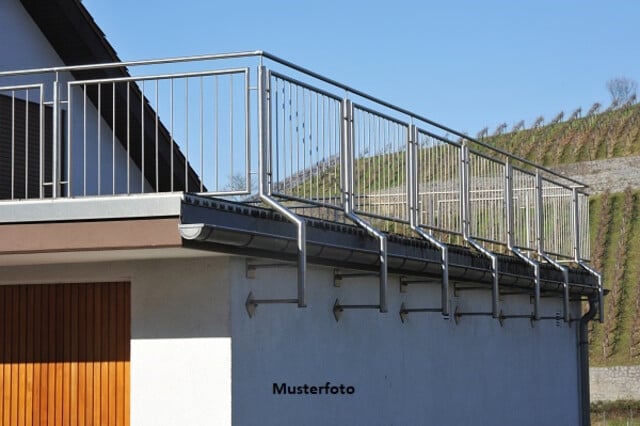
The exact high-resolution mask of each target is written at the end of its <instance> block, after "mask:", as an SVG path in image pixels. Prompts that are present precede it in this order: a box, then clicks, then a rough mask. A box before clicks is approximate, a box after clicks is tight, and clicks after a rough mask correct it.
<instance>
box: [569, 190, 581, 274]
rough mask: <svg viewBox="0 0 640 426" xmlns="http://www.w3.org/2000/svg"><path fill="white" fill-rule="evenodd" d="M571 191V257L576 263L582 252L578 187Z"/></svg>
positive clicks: (579, 259)
mask: <svg viewBox="0 0 640 426" xmlns="http://www.w3.org/2000/svg"><path fill="white" fill-rule="evenodd" d="M571 189H572V195H573V197H572V198H573V199H572V202H573V257H574V259H575V260H576V262H580V261H581V260H582V259H581V257H582V251H581V250H580V199H579V193H578V187H576V186H574V187H572V188H571Z"/></svg>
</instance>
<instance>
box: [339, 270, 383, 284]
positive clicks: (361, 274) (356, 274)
mask: <svg viewBox="0 0 640 426" xmlns="http://www.w3.org/2000/svg"><path fill="white" fill-rule="evenodd" d="M379 275H380V274H378V273H376V272H340V270H339V269H334V270H333V286H334V287H341V286H342V281H344V280H345V279H349V278H358V277H377V276H379Z"/></svg>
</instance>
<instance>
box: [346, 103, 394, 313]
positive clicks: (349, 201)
mask: <svg viewBox="0 0 640 426" xmlns="http://www.w3.org/2000/svg"><path fill="white" fill-rule="evenodd" d="M340 111H341V114H340V116H341V119H342V126H340V157H341V158H340V177H341V181H342V182H341V183H342V203H343V208H344V214H345V216H346V217H348V218H349V219H351V220H352V221H354V222H355V223H356V224H357V225H358V226H360V227H362V228H364V229H365V230H366V231H367V232H368V233H369V234H370V235H371V236H373V237H375V238H376V239H377V240H378V244H379V245H378V254H379V257H378V259H379V262H380V269H379V271H380V272H379V275H380V287H379V300H380V302H379V304H378V305H377V306H375V307H377V308H378V309H379V310H380V312H382V313H384V312H387V310H388V309H387V278H388V276H387V275H388V273H387V269H388V262H387V237H386V235H384V234H383V233H382V232H380V231H379V230H377V229H376V228H374V227H373V226H371V225H370V224H369V223H368V222H366V221H365V220H363V219H362V218H360V217H359V216H358V215H356V214H355V213H354V212H353V211H354V207H355V206H354V205H353V195H354V194H353V191H354V187H355V182H354V175H353V168H354V158H353V103H352V102H351V100H350V99H347V98H345V99H343V100H342V103H341V104H340ZM370 307H372V306H370V305H341V304H340V303H339V301H337V300H336V304H335V305H334V314H335V313H336V312H338V311H340V312H341V311H342V310H344V309H349V308H370ZM337 318H338V316H336V320H337Z"/></svg>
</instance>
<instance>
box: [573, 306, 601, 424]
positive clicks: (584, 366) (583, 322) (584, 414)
mask: <svg viewBox="0 0 640 426" xmlns="http://www.w3.org/2000/svg"><path fill="white" fill-rule="evenodd" d="M597 313H598V296H591V297H589V310H588V311H587V312H586V313H585V314H584V315H583V316H582V318H580V327H578V374H579V385H580V424H581V425H582V426H589V425H590V424H591V395H590V389H589V321H591V320H592V319H594V318H595V317H596V314H597Z"/></svg>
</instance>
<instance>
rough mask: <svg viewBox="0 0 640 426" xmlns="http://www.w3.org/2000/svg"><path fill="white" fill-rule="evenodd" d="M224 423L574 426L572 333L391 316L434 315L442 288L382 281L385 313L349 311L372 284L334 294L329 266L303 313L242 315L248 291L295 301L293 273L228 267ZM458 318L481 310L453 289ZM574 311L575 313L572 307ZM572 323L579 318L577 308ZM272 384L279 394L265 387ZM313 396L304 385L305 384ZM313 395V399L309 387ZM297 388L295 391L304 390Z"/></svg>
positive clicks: (520, 323) (548, 302) (485, 320)
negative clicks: (402, 288) (229, 408)
mask: <svg viewBox="0 0 640 426" xmlns="http://www.w3.org/2000/svg"><path fill="white" fill-rule="evenodd" d="M232 265H233V267H232V276H231V282H232V283H233V285H232V289H231V316H232V336H233V339H232V354H233V360H232V371H233V381H232V395H233V420H234V423H236V424H241V425H299V424H305V425H327V424H353V425H409V424H434V425H436V424H441V425H458V424H473V425H483V424H484V425H499V424H502V425H543V424H550V425H551V424H557V425H560V424H563V425H565V424H566V425H569V424H578V423H579V402H578V401H579V393H578V369H577V344H576V342H577V341H576V329H577V328H576V327H575V326H574V327H569V326H568V325H567V324H565V323H563V322H561V321H560V322H556V321H542V322H540V323H538V324H536V325H535V326H534V327H533V328H532V327H531V325H530V323H529V321H528V320H522V319H512V320H507V321H506V322H505V323H504V326H502V327H501V326H500V324H499V322H498V321H497V320H495V319H491V318H490V317H463V318H462V319H461V322H460V323H459V324H458V325H456V324H455V323H454V322H453V321H447V320H444V319H443V318H442V317H441V316H440V314H424V313H413V314H410V315H409V320H408V322H407V323H405V324H403V323H401V321H400V318H399V315H398V312H399V309H400V305H401V303H402V302H403V301H404V302H405V303H406V304H407V305H408V306H411V307H433V306H437V303H439V302H438V301H439V295H440V294H439V289H438V288H437V286H434V285H431V286H428V285H411V286H410V287H409V292H408V293H406V294H401V293H400V292H399V285H398V279H397V277H391V278H390V283H389V299H390V300H389V312H388V313H386V314H382V313H379V312H378V311H375V310H346V311H345V312H344V313H343V316H342V318H341V320H340V321H339V322H336V321H335V319H334V317H333V315H332V311H331V309H332V306H333V304H334V301H335V299H336V298H340V301H341V303H344V304H358V303H360V304H363V303H364V304H374V303H376V302H377V294H378V289H377V280H376V278H375V277H366V278H359V279H354V280H349V281H344V282H343V284H342V286H341V287H340V288H336V287H333V275H332V269H331V268H311V270H310V271H309V274H308V283H307V293H308V307H307V308H303V309H300V308H297V307H296V306H295V305H260V306H258V308H257V310H256V313H255V316H254V317H253V318H249V317H248V315H247V313H246V311H245V307H244V302H245V299H246V298H247V295H248V293H249V291H252V292H253V294H254V295H255V297H256V298H269V297H273V298H290V297H295V274H296V270H295V269H294V268H286V269H281V270H277V271H274V270H273V269H262V270H258V271H257V275H256V278H255V279H247V278H246V277H245V264H244V262H243V261H242V260H236V259H232ZM454 304H457V305H458V306H459V308H460V310H461V311H485V312H486V311H488V310H490V306H491V302H490V293H489V292H487V291H480V292H478V291H466V292H461V293H460V294H459V297H458V298H457V299H456V300H455V301H454ZM543 304H544V313H543V315H555V314H556V313H557V312H561V310H562V308H561V301H560V300H559V299H548V298H545V299H543ZM573 307H574V308H575V309H577V308H578V307H577V306H573ZM531 308H532V307H531V305H530V300H529V297H527V296H505V297H504V298H503V309H504V312H505V313H511V314H526V313H530V312H531ZM574 314H575V315H579V312H574ZM327 382H330V386H340V384H343V385H345V386H352V387H353V391H354V392H353V394H342V393H338V394H336V395H326V394H325V393H326V392H324V393H323V394H322V395H319V394H316V395H312V394H302V395H298V394H297V395H289V394H287V395H285V394H278V392H279V391H280V390H281V386H282V384H283V383H286V384H287V385H289V386H304V385H309V386H318V387H323V386H325V384H326V383H327ZM274 383H275V384H276V385H277V389H274ZM309 389H310V388H309ZM316 391H318V390H317V389H316ZM303 392H304V390H303Z"/></svg>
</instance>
